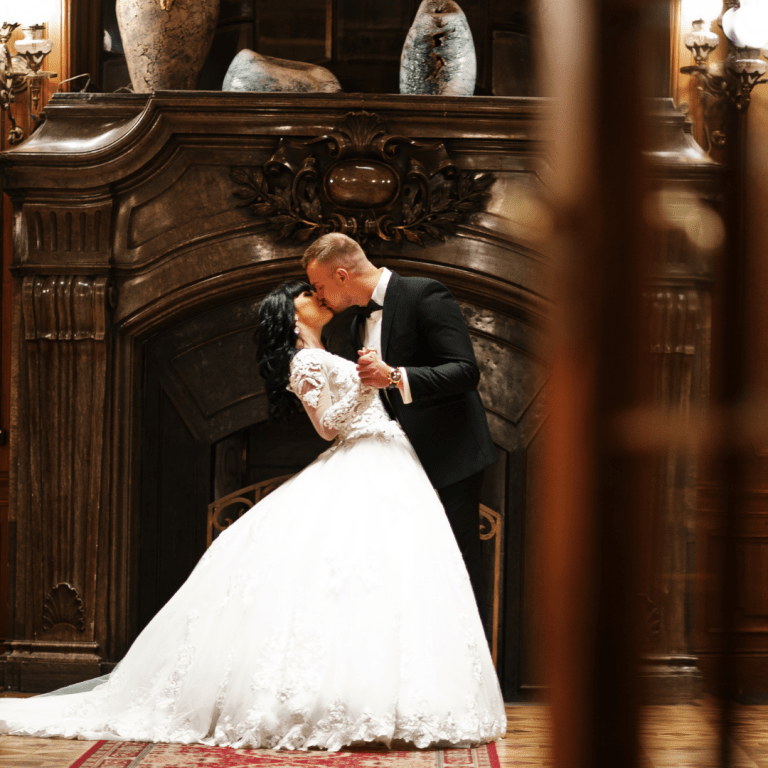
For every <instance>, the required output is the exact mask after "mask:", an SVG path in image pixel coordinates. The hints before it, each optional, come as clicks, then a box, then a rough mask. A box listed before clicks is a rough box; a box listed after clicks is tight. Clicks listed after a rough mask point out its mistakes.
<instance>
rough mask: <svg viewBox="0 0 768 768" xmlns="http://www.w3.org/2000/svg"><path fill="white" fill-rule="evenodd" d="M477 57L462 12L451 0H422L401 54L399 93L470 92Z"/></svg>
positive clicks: (472, 88) (459, 94)
mask: <svg viewBox="0 0 768 768" xmlns="http://www.w3.org/2000/svg"><path fill="white" fill-rule="evenodd" d="M476 78H477V57H476V56H475V44H474V42H473V41H472V32H471V31H470V29H469V23H468V22H467V17H466V16H465V15H464V12H463V11H462V10H461V8H459V6H458V4H457V3H455V2H453V0H423V2H422V3H421V5H420V6H419V10H418V12H417V13H416V18H415V19H414V20H413V24H412V26H411V28H410V30H408V36H407V37H406V39H405V45H404V46H403V54H402V57H401V58H400V93H423V94H429V95H432V96H472V94H473V93H474V92H475V80H476Z"/></svg>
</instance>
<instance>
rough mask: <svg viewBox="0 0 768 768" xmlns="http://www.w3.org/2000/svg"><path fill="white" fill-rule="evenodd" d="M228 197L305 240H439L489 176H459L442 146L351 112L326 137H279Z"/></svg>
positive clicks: (476, 206)
mask: <svg viewBox="0 0 768 768" xmlns="http://www.w3.org/2000/svg"><path fill="white" fill-rule="evenodd" d="M231 178H232V180H233V181H234V182H235V184H236V185H237V189H236V191H235V194H236V195H237V197H239V198H240V199H242V200H243V203H242V206H246V207H248V208H250V210H251V212H252V213H253V215H254V216H255V217H256V218H257V219H258V220H259V221H261V222H263V223H265V224H268V225H269V227H270V229H273V230H275V231H276V232H277V236H276V238H275V239H276V240H288V239H290V240H293V241H294V242H296V243H302V242H306V241H308V240H310V239H313V238H315V237H319V236H320V235H323V234H326V233H327V232H341V233H342V234H345V235H349V236H350V237H352V238H354V239H356V240H358V241H359V242H361V243H365V242H366V241H368V240H371V239H375V238H379V239H381V240H387V241H392V242H395V243H400V242H402V241H403V240H407V241H409V242H411V243H416V244H418V245H422V246H423V245H424V240H425V239H429V238H432V239H435V240H443V241H444V240H445V239H446V237H448V235H451V234H453V233H454V232H455V228H456V225H457V224H459V223H461V222H462V221H463V220H464V218H465V217H466V216H467V215H468V214H470V213H473V212H475V211H479V210H481V209H482V206H483V201H484V199H485V196H486V194H487V191H488V188H489V187H490V185H491V184H492V182H493V176H491V175H490V174H483V175H475V174H474V173H470V172H466V171H460V170H459V169H458V168H457V167H456V164H455V163H454V162H453V161H452V160H451V158H450V157H449V155H448V152H447V150H446V148H445V145H444V144H443V143H442V142H433V143H425V142H419V141H416V140H414V139H409V138H407V137H405V136H397V135H393V134H389V133H387V132H386V130H385V127H384V124H383V123H382V121H381V119H380V118H379V117H378V115H375V114H370V113H368V112H350V113H349V114H347V116H346V117H345V118H344V119H343V120H342V121H341V122H340V123H339V125H338V126H337V128H336V130H335V131H333V132H332V133H329V134H326V135H324V136H320V137H318V138H315V139H309V140H307V141H297V140H294V139H281V140H280V144H279V145H278V148H277V151H276V152H275V154H274V155H272V157H271V158H270V159H269V160H268V161H267V162H266V163H265V164H264V165H263V166H262V167H260V168H259V167H250V168H234V169H232V172H231Z"/></svg>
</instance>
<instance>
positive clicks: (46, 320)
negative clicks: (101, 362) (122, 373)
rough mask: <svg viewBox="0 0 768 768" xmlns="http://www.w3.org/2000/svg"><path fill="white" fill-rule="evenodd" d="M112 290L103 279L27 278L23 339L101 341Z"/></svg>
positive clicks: (104, 330)
mask: <svg viewBox="0 0 768 768" xmlns="http://www.w3.org/2000/svg"><path fill="white" fill-rule="evenodd" d="M114 303H115V296H114V288H113V287H112V285H111V283H110V282H109V280H108V278H106V277H77V276H72V275H65V276H60V277H28V278H25V279H24V285H23V304H24V335H25V338H26V339H27V341H32V340H34V339H49V340H51V341H65V340H75V341H80V340H83V339H94V340H97V341H102V340H103V339H104V335H105V333H106V327H107V322H106V320H107V310H108V309H109V308H111V307H113V306H114Z"/></svg>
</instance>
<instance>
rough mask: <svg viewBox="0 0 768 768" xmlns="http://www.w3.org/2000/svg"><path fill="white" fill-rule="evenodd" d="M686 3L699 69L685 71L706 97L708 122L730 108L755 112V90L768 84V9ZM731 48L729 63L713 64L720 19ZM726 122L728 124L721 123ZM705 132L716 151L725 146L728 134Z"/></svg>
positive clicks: (712, 1) (688, 43)
mask: <svg viewBox="0 0 768 768" xmlns="http://www.w3.org/2000/svg"><path fill="white" fill-rule="evenodd" d="M725 4H726V6H727V8H726V10H725V12H724V13H723V2H722V0H683V3H682V15H683V18H686V17H687V19H688V20H691V21H692V27H693V31H691V32H689V33H688V34H687V35H685V36H684V37H683V43H684V44H685V47H686V48H688V50H689V51H690V52H691V53H692V54H693V56H694V59H695V61H696V64H695V65H694V66H691V67H682V68H681V70H680V71H681V72H683V73H684V74H687V75H692V76H694V77H695V78H696V79H697V81H698V85H699V88H700V90H701V92H702V108H703V111H704V117H705V121H706V120H708V119H710V118H712V117H713V115H715V113H720V116H721V117H722V115H723V111H724V109H725V108H726V106H727V105H728V104H729V103H730V104H731V105H733V106H735V107H736V109H737V110H738V111H739V112H745V111H746V110H747V108H748V107H749V102H750V99H751V93H752V89H753V88H754V87H755V86H756V85H760V84H761V83H765V82H768V80H765V79H762V78H763V75H764V74H765V72H766V69H768V62H766V61H765V60H764V59H762V58H761V50H760V49H762V48H764V47H765V46H766V45H768V4H766V2H765V0H741V2H739V0H725ZM721 14H722V20H721V26H722V28H723V32H724V33H725V36H726V37H727V38H728V40H729V42H730V45H729V51H728V54H727V55H726V57H725V60H724V61H721V62H715V63H711V64H710V63H708V59H709V55H710V54H711V53H712V51H714V50H715V49H716V48H717V46H718V44H719V41H720V38H719V37H718V36H717V35H716V34H715V33H714V32H712V31H711V28H710V27H711V23H712V22H713V21H715V20H717V19H719V18H720V16H721ZM721 122H722V121H721ZM705 133H706V134H707V137H708V139H709V141H710V149H711V148H712V147H717V148H722V147H724V146H725V133H724V132H723V131H722V130H708V129H707V127H706V126H705Z"/></svg>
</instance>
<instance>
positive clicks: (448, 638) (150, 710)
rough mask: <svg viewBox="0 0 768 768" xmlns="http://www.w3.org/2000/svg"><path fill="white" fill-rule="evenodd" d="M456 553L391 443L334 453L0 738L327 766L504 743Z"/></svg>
mask: <svg viewBox="0 0 768 768" xmlns="http://www.w3.org/2000/svg"><path fill="white" fill-rule="evenodd" d="M505 729H506V717H505V714H504V704H503V700H502V697H501V692H500V689H499V684H498V680H497V677H496V673H495V670H494V668H493V665H492V662H491V658H490V654H489V651H488V646H487V642H486V639H485V635H484V632H483V628H482V626H481V623H480V618H479V616H478V613H477V608H476V605H475V601H474V597H473V593H472V589H471V587H470V583H469V579H468V576H467V572H466V569H465V567H464V563H463V560H462V558H461V554H460V553H459V550H458V547H457V545H456V542H455V540H454V538H453V534H452V532H451V530H450V526H449V524H448V522H447V520H446V517H445V513H444V511H443V508H442V506H441V504H440V501H439V499H438V497H437V495H436V493H435V491H434V490H433V488H432V487H431V485H430V483H429V481H428V479H427V477H426V475H425V473H424V471H423V469H422V467H421V465H420V463H419V461H418V459H417V458H416V455H415V453H414V451H413V448H412V447H411V445H410V443H409V442H408V441H407V439H406V438H405V437H404V436H399V435H398V436H395V437H391V436H390V437H389V438H387V439H382V438H381V437H366V438H360V439H357V440H352V441H350V442H347V443H341V444H339V445H335V446H333V447H332V448H331V449H329V450H328V451H326V452H325V453H324V454H322V455H321V456H320V457H319V458H318V459H317V460H316V461H315V462H313V463H312V464H311V465H310V466H309V467H307V468H306V469H305V470H304V471H303V472H301V473H300V474H298V475H297V476H296V477H294V478H292V479H291V480H290V481H288V482H286V483H285V484H284V485H282V486H281V487H280V488H278V489H277V490H276V491H274V492H273V493H272V494H270V495H269V496H267V497H266V498H265V499H264V500H263V501H261V502H260V503H259V504H257V505H256V506H254V507H253V508H252V509H251V510H249V511H248V512H247V513H246V514H245V515H244V516H243V517H242V518H240V520H238V521H237V522H236V523H234V524H233V525H232V526H230V528H228V529H227V530H226V531H224V532H223V533H222V534H221V535H220V536H219V537H218V538H217V539H216V540H215V542H214V543H213V545H212V546H211V547H210V549H209V550H208V551H207V553H206V554H205V555H204V557H203V558H202V559H201V561H200V562H199V563H198V565H197V567H196V568H195V570H194V571H193V573H192V574H191V575H190V577H189V579H188V580H187V581H186V582H185V583H184V585H183V586H182V587H181V588H180V589H179V590H178V592H177V593H176V594H175V595H174V596H173V598H171V600H170V601H169V602H168V603H167V604H166V605H165V607H164V608H163V609H162V610H161V611H160V612H159V613H158V614H157V615H156V616H155V618H154V619H153V620H152V621H151V622H150V624H149V625H148V626H147V627H146V628H145V629H144V631H143V632H142V633H141V634H140V636H139V637H138V638H137V639H136V641H135V643H134V644H133V646H132V647H131V648H130V650H129V651H128V653H127V655H126V656H125V658H124V659H123V661H122V662H121V663H120V665H119V666H118V668H117V669H116V670H115V671H114V672H113V673H112V674H111V675H110V676H109V677H108V679H107V680H106V681H105V682H100V683H99V684H97V685H96V686H95V687H93V688H92V690H88V691H86V692H81V693H69V694H66V695H59V696H44V697H35V698H31V699H2V700H0V733H9V734H26V735H31V736H61V737H66V738H81V739H93V740H97V739H122V740H133V741H152V742H178V743H184V744H187V743H193V742H199V743H203V744H211V745H215V744H218V745H229V746H233V747H269V748H287V749H306V748H309V747H320V748H325V749H329V750H336V749H339V748H341V747H342V746H344V745H348V744H352V743H359V742H374V741H375V742H383V743H387V744H388V743H390V742H391V741H392V740H405V741H408V742H411V743H413V744H415V745H416V746H418V747H427V746H448V745H462V746H463V745H469V744H473V743H480V742H488V741H492V740H495V739H499V738H501V737H502V736H503V735H504V732H505Z"/></svg>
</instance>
